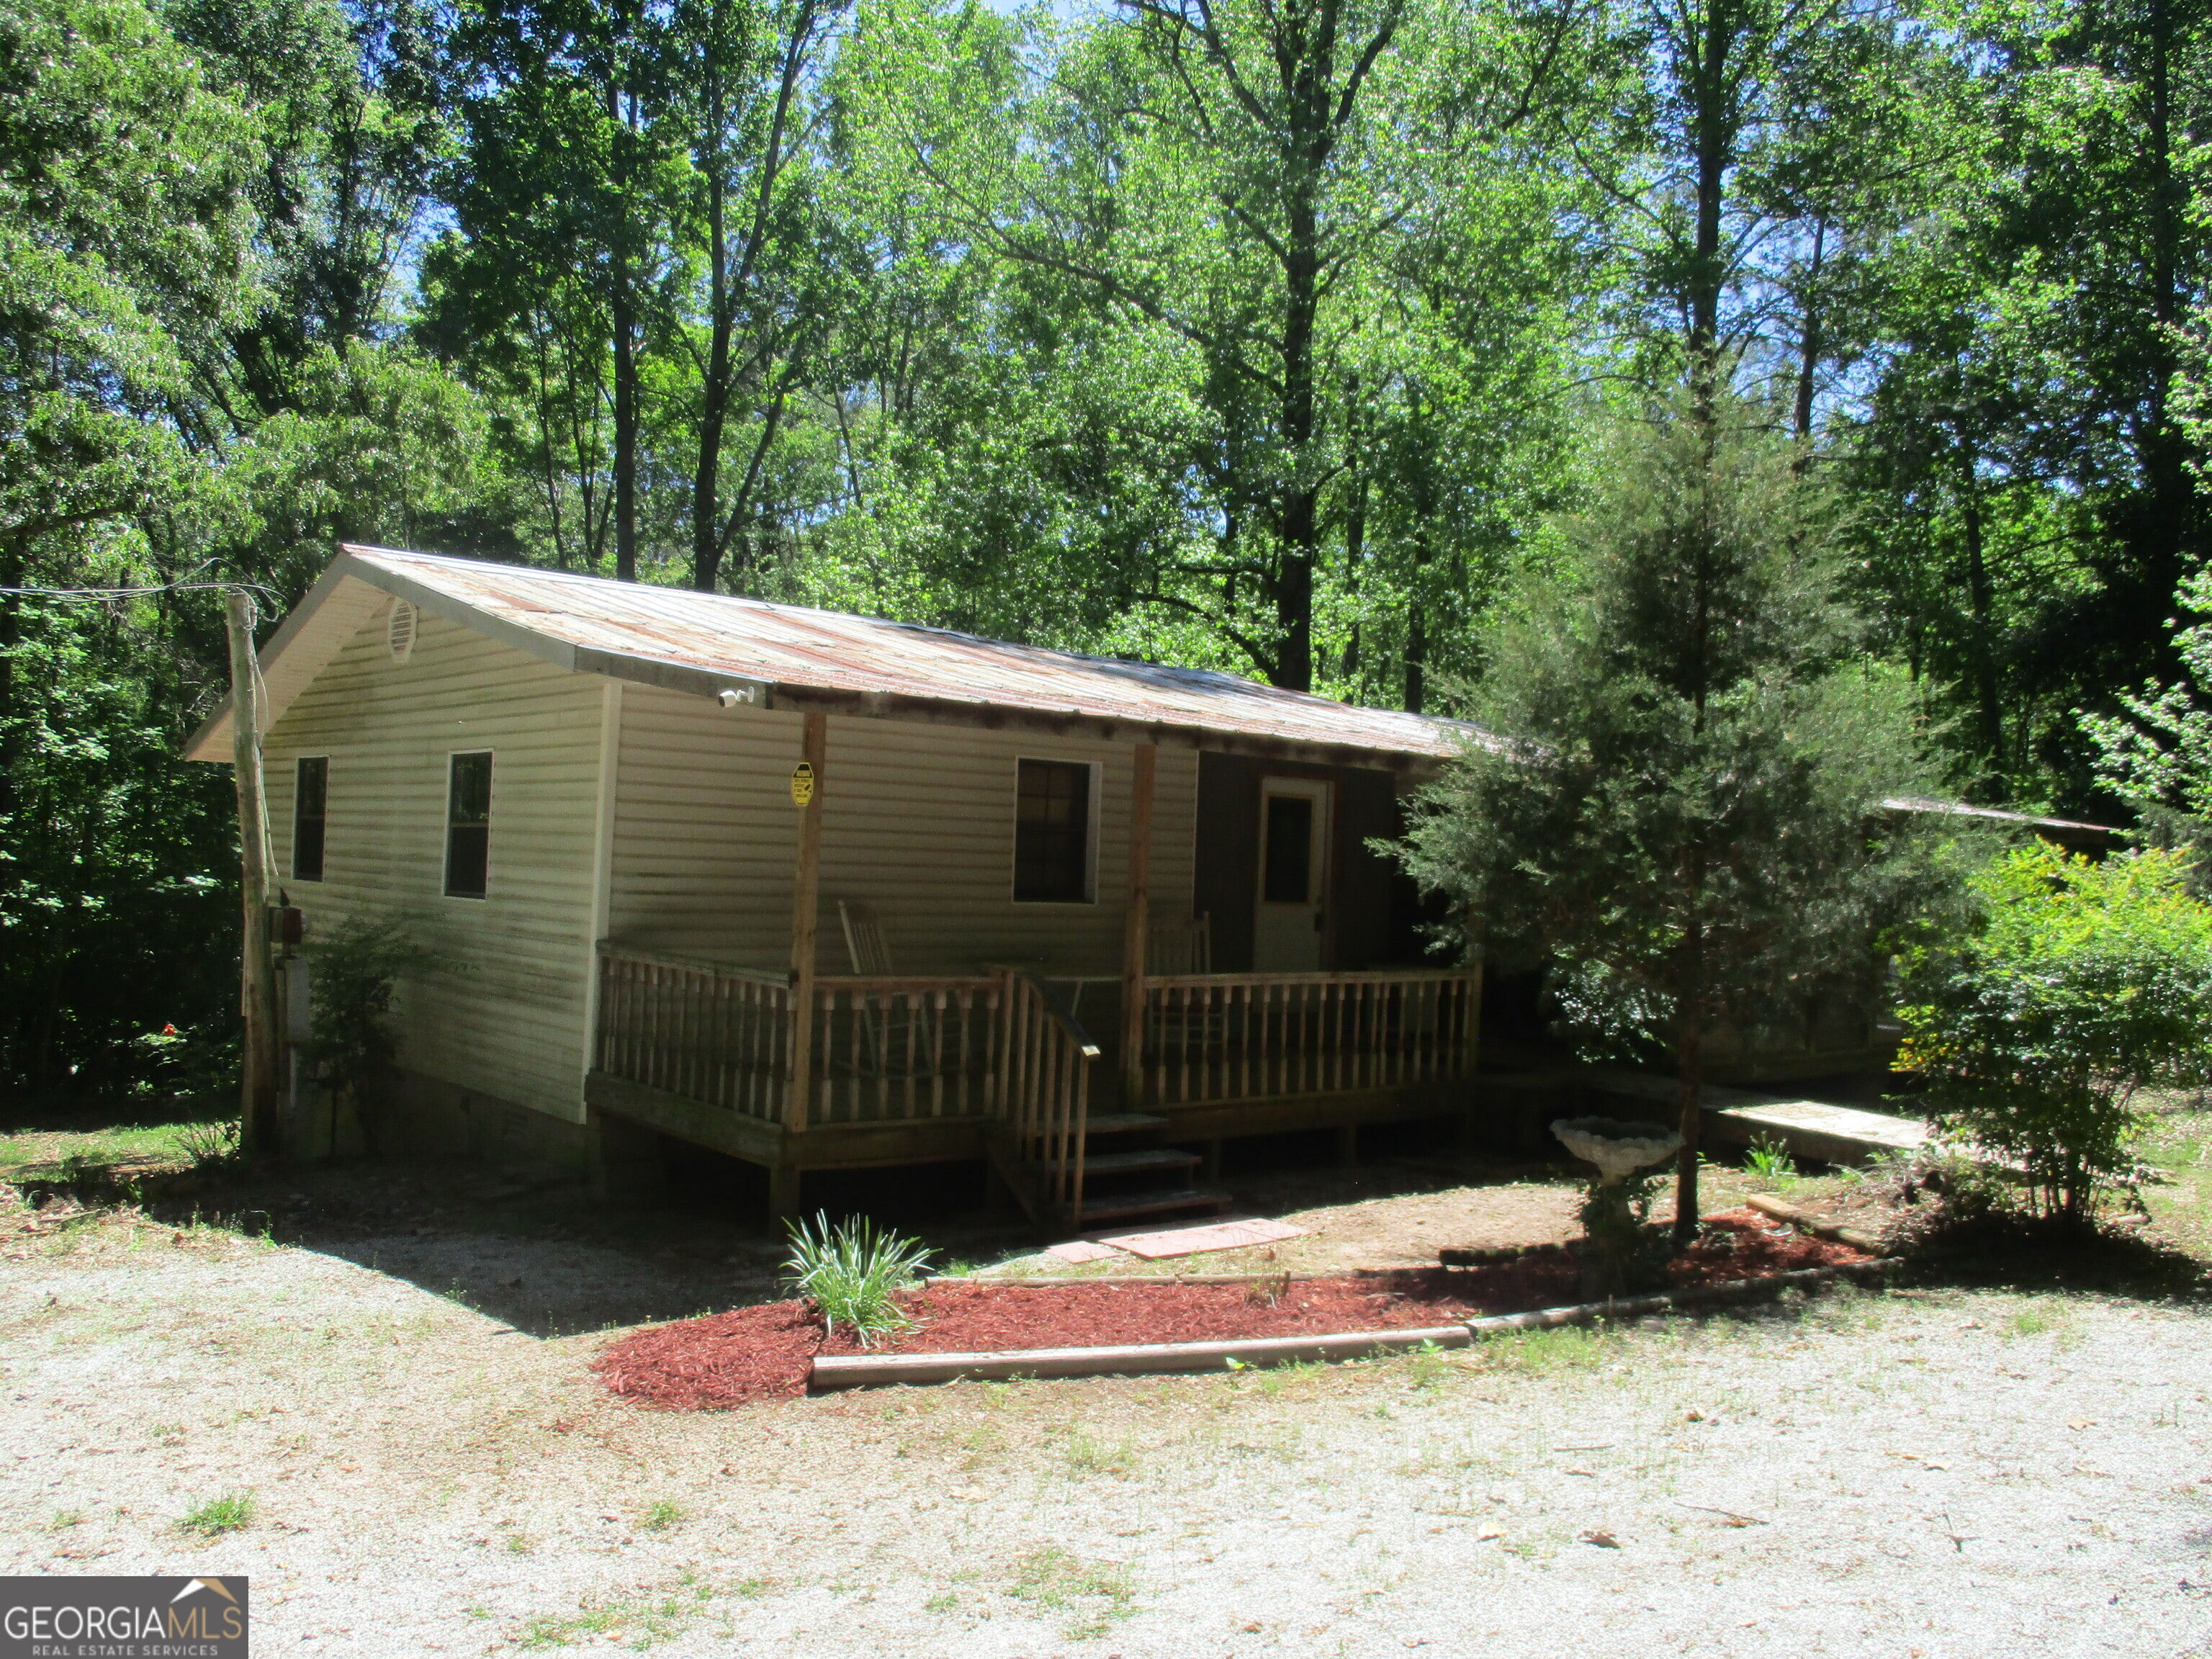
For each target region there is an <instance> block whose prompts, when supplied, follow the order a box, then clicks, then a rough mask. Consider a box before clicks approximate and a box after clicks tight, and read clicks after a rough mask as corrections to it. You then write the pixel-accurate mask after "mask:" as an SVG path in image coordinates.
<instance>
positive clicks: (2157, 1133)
mask: <svg viewBox="0 0 2212 1659" xmlns="http://www.w3.org/2000/svg"><path fill="white" fill-rule="evenodd" d="M2137 1151H2138V1152H2139V1153H2140V1154H2141V1156H2142V1161H2143V1162H2144V1163H2145V1164H2148V1165H2149V1166H2150V1168H2151V1170H2153V1172H2154V1176H2155V1178H2154V1180H2153V1181H2151V1182H2147V1183H2146V1184H2145V1185H2144V1187H2143V1189H2142V1195H2143V1202H2144V1205H2145V1206H2146V1207H2148V1210H2149V1211H2150V1217H2151V1222H2150V1226H2149V1228H2148V1230H2147V1231H2150V1232H2152V1233H2154V1234H2156V1235H2157V1236H2158V1237H2160V1239H2162V1240H2163V1241H2164V1242H2165V1243H2169V1244H2172V1246H2174V1247H2175V1248H2176V1249H2181V1250H2185V1251H2186V1252H2187V1253H2188V1254H2189V1255H2192V1256H2195V1257H2196V1258H2197V1260H2198V1261H2212V1112H2203V1111H2181V1112H2171V1113H2166V1114H2162V1115H2158V1116H2155V1117H2153V1118H2152V1119H2151V1120H2150V1121H2149V1123H2148V1127H2146V1129H2145V1131H2144V1133H2143V1138H2142V1143H2141V1145H2140V1146H2138V1148H2137Z"/></svg>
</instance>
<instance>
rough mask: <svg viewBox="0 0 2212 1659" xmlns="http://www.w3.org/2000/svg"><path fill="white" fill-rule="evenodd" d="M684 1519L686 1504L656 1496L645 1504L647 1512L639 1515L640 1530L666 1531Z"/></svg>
mask: <svg viewBox="0 0 2212 1659" xmlns="http://www.w3.org/2000/svg"><path fill="white" fill-rule="evenodd" d="M683 1519H684V1506H683V1505H682V1504H678V1502H677V1501H676V1500H675V1499H674V1498H654V1499H653V1502H651V1503H650V1504H647V1505H646V1506H645V1513H644V1514H643V1515H641V1516H638V1517H637V1524H638V1527H639V1528H640V1530H641V1531H644V1532H666V1531H667V1530H668V1529H669V1528H671V1527H672V1526H674V1525H675V1524H676V1523H677V1522H679V1521H681V1520H683Z"/></svg>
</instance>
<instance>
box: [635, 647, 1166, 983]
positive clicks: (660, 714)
mask: <svg viewBox="0 0 2212 1659" xmlns="http://www.w3.org/2000/svg"><path fill="white" fill-rule="evenodd" d="M803 724H804V722H803V720H802V719H801V717H800V716H799V715H797V714H781V713H777V712H775V711H769V710H761V709H754V708H734V709H725V708H720V707H719V706H717V705H716V704H714V703H712V702H707V701H706V700H705V699H703V698H693V697H686V696H678V694H676V693H673V692H668V691H661V690H653V689H651V688H647V687H644V686H635V685H633V686H628V687H625V688H624V690H623V731H622V743H621V764H620V769H619V774H618V776H619V783H618V787H617V794H616V805H615V831H614V848H613V860H612V892H611V908H610V921H609V933H610V934H611V937H612V938H614V939H617V940H618V941H621V942H623V943H625V944H629V945H636V946H638V947H639V948H641V949H658V950H662V951H671V952H674V953H677V954H680V955H686V956H696V957H710V958H713V959H714V960H717V961H722V962H728V963H735V964H737V965H738V966H742V967H750V968H762V969H771V970H775V969H782V968H785V967H787V966H788V965H789V963H790V951H791V943H790V941H791V887H792V869H793V859H794V855H795V853H796V850H797V846H798V834H799V813H798V809H797V808H796V807H794V806H793V804H792V799H791V793H790V786H791V773H792V769H793V767H795V766H796V765H797V764H798V763H799V758H800V748H799V745H800V738H801V732H802V729H803ZM1132 753H1133V750H1132V747H1131V745H1130V744H1119V743H1101V742H1095V741H1086V740H1081V739H1061V738H1049V737H1038V736H1032V735H1026V734H1023V733H1018V732H989V731H981V730H977V729H975V728H972V727H963V726H929V725H922V724H919V723H915V722H910V721H904V720H876V719H869V718H866V717H862V716H858V715H851V716H848V715H836V714H833V715H831V716H830V717H829V752H828V755H827V757H826V759H825V762H824V763H823V772H822V778H821V783H820V787H821V789H822V811H823V824H822V884H821V893H822V908H821V915H820V920H819V933H818V940H819V944H818V950H817V957H816V963H817V968H818V969H819V970H820V971H821V972H823V973H831V974H836V973H846V972H849V971H850V963H849V962H848V958H847V956H846V951H845V940H844V935H843V933H842V932H841V931H840V930H839V927H838V921H837V901H838V900H839V899H841V898H842V899H858V900H861V901H864V902H868V903H872V904H873V905H874V906H875V907H876V908H877V910H878V913H879V914H880V915H881V916H882V918H883V922H884V935H885V937H886V939H888V940H889V942H890V949H891V954H892V957H893V959H894V960H895V961H896V963H897V964H898V967H899V969H900V971H901V972H903V973H968V972H972V971H974V969H975V965H976V964H977V963H981V962H984V961H987V960H995V959H1000V958H1008V959H1018V960H1024V961H1033V960H1041V961H1042V964H1043V966H1044V970H1045V971H1046V972H1048V973H1054V974H1111V973H1116V972H1118V971H1120V967H1121V915H1122V899H1123V895H1124V894H1125V893H1126V892H1127V884H1128V845H1129V839H1128V828H1129V792H1130V785H1131V778H1132V769H1133V762H1132V759H1131V756H1132ZM1022 757H1029V758H1031V759H1042V760H1071V761H1090V762H1097V763H1099V764H1100V779H1099V781H1100V785H1101V787H1102V790H1103V794H1102V797H1101V799H1100V802H1099V810H1098V813H1097V822H1098V825H1099V844H1098V847H1097V901H1096V902H1091V903H1087V904H1017V903H1015V902H1014V898H1013V883H1014V799H1015V783H1016V763H1017V762H1018V760H1019V759H1021V758H1022ZM1197 791H1198V757H1197V755H1196V753H1195V752H1194V751H1193V750H1188V749H1162V750H1160V755H1159V765H1158V777H1157V781H1156V783H1155V786H1154V797H1155V798H1154V808H1153V820H1152V823H1153V828H1152V912H1153V915H1155V916H1156V917H1158V918H1161V919H1167V918H1170V917H1180V916H1187V915H1189V913H1190V893H1191V855H1192V847H1193V841H1194V831H1195V821H1194V812H1195V810H1196V801H1197Z"/></svg>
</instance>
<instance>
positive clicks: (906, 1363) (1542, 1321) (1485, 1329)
mask: <svg viewBox="0 0 2212 1659" xmlns="http://www.w3.org/2000/svg"><path fill="white" fill-rule="evenodd" d="M1886 1271H1887V1267H1886V1265H1885V1264H1884V1263H1881V1262H1873V1261H1870V1262H1850V1263H1846V1264H1844V1265H1842V1266H1839V1267H1799V1268H1795V1269H1793V1270H1791V1271H1790V1272H1788V1273H1770V1274H1768V1275H1767V1276H1765V1278H1762V1279H1729V1280H1727V1281H1726V1282H1725V1283H1723V1284H1719V1285H1692V1286H1691V1287H1689V1288H1688V1289H1686V1290H1680V1291H1666V1292H1664V1293H1662V1294H1661V1295H1657V1296H1638V1297H1620V1298H1616V1299H1614V1300H1611V1301H1606V1302H1584V1303H1580V1304H1576V1305H1574V1306H1572V1307H1565V1308H1541V1309H1538V1310H1534V1311H1533V1312H1529V1313H1517V1314H1494V1315H1491V1316H1486V1317H1484V1318H1479V1319H1470V1320H1467V1321H1465V1322H1462V1323H1459V1324H1454V1325H1431V1326H1426V1327H1424V1328H1419V1329H1414V1330H1393V1331H1341V1332H1337V1333H1335V1334H1331V1335H1328V1336H1261V1337H1244V1338H1238V1339H1236V1340H1227V1341H1218V1342H1132V1343H1124V1344H1120V1345H1118V1346H1113V1347H1100V1348H1007V1349H1001V1350H999V1351H997V1352H987V1353H885V1354H872V1353H857V1354H829V1355H817V1356H816V1357H815V1359H814V1363H813V1367H812V1370H811V1374H810V1376H809V1378H808V1383H807V1387H808V1389H809V1391H810V1392H813V1391H817V1390H824V1389H860V1388H884V1387H888V1386H890V1385H893V1384H897V1383H957V1382H960V1381H962V1380H963V1379H968V1380H974V1381H977V1382H986V1381H1004V1380H1006V1379H1008V1378H1013V1377H1020V1378H1025V1379H1034V1380H1036V1381H1040V1382H1041V1381H1044V1380H1047V1379H1049V1378H1054V1377H1067V1376H1159V1375H1165V1374H1168V1373H1171V1372H1178V1371H1211V1370H1222V1369H1224V1368H1225V1367H1227V1366H1228V1365H1229V1363H1230V1362H1231V1360H1235V1361H1236V1362H1237V1364H1239V1365H1285V1364H1297V1363H1298V1362H1301V1361H1307V1360H1316V1359H1322V1360H1326V1359H1361V1358H1367V1357H1368V1356H1370V1355H1373V1354H1387V1353H1400V1352H1404V1351H1405V1350H1407V1349H1408V1348H1419V1347H1424V1346H1433V1347H1437V1348H1464V1347H1468V1346H1473V1344H1474V1340H1475V1339H1476V1338H1477V1337H1480V1336H1491V1335H1504V1334H1507V1333H1509V1332H1513V1331H1534V1330H1548V1329H1551V1328H1554V1327H1557V1326H1561V1325H1594V1324H1599V1323H1601V1322H1607V1321H1612V1320H1620V1319H1641V1318H1645V1317H1648V1316H1650V1315H1653V1314H1659V1313H1671V1312H1674V1311H1676V1310H1682V1309H1689V1308H1698V1307H1705V1306H1709V1305H1711V1304H1719V1303H1727V1302H1747V1301H1752V1300H1754V1299H1756V1298H1758V1297H1761V1296H1765V1295H1769V1294H1778V1293H1779V1292H1781V1291H1785V1290H1790V1289H1793V1288H1810V1287H1811V1286H1813V1285H1821V1284H1826V1282H1827V1281H1829V1280H1830V1279H1837V1278H1850V1279H1879V1278H1881V1277H1882V1276H1883V1275H1884V1273H1886Z"/></svg>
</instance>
